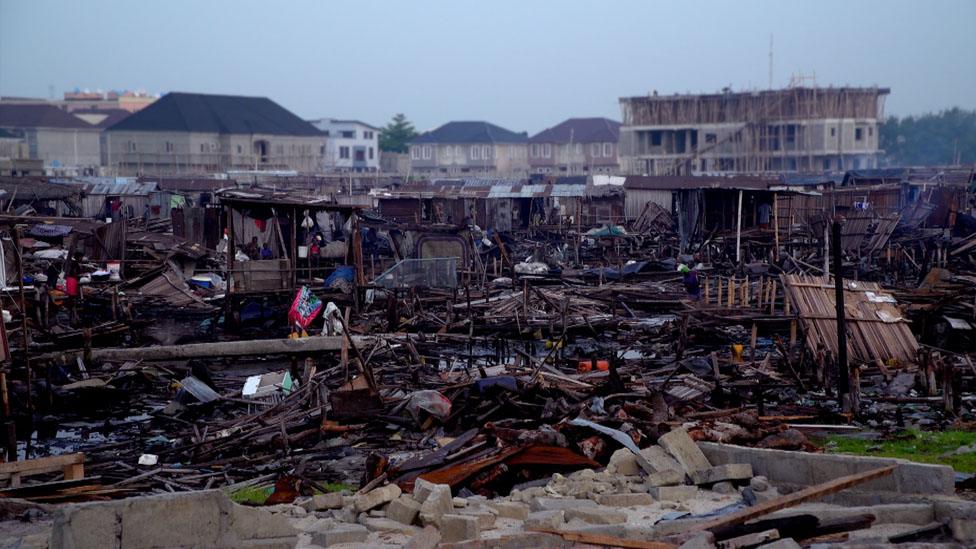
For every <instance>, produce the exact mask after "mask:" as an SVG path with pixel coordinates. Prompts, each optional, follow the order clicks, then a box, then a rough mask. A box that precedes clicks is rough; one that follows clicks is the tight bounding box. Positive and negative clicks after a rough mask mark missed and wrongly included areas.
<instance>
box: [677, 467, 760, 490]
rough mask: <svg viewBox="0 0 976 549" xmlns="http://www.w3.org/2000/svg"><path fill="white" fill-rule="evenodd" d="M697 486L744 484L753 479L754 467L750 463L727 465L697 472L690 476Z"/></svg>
mask: <svg viewBox="0 0 976 549" xmlns="http://www.w3.org/2000/svg"><path fill="white" fill-rule="evenodd" d="M689 476H690V477H691V481H692V482H694V483H695V484H705V485H708V484H714V483H716V482H732V483H736V482H739V483H744V482H746V481H749V480H751V479H752V465H749V464H748V463H727V464H725V465H716V466H714V467H709V468H708V469H705V470H704V471H695V472H694V473H691V474H690V475H689Z"/></svg>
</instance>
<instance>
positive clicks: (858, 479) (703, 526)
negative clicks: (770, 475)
mask: <svg viewBox="0 0 976 549" xmlns="http://www.w3.org/2000/svg"><path fill="white" fill-rule="evenodd" d="M896 468H898V466H897V465H889V466H887V467H881V468H879V469H872V470H870V471H865V472H863V473H857V474H854V475H847V476H843V477H840V478H836V479H834V480H831V481H828V482H824V483H822V484H817V485H815V486H809V487H807V488H804V489H802V490H799V491H796V492H793V493H792V494H787V495H785V496H782V497H778V498H776V499H772V500H769V501H766V502H763V503H760V504H757V505H755V506H753V507H750V508H748V509H743V510H742V511H739V512H736V513H732V514H730V515H725V516H722V517H717V518H715V519H712V520H710V521H706V522H702V523H699V524H692V525H689V529H690V531H695V532H698V531H702V530H715V529H718V528H725V527H728V526H732V525H735V524H742V523H744V522H746V521H750V520H753V519H755V518H759V517H761V516H764V515H768V514H769V513H772V512H775V511H779V510H780V509H786V508H787V507H793V506H795V505H799V504H801V503H804V502H807V501H810V500H812V499H817V498H821V497H823V496H828V495H830V494H834V493H837V492H840V491H841V490H844V489H847V488H850V487H851V486H857V485H858V484H862V483H865V482H868V481H870V480H874V479H877V478H881V477H886V476H888V475H890V474H891V473H892V472H894V470H895V469H896Z"/></svg>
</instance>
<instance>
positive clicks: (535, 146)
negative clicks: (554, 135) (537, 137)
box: [532, 143, 539, 158]
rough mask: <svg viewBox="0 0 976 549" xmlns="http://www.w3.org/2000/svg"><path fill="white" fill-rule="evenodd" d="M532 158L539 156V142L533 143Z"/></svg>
mask: <svg viewBox="0 0 976 549" xmlns="http://www.w3.org/2000/svg"><path fill="white" fill-rule="evenodd" d="M532 158H539V144H538V143H533V144H532Z"/></svg>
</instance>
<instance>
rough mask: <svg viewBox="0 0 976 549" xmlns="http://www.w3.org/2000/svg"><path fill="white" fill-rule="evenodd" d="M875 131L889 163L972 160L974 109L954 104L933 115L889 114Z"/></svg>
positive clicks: (975, 146) (974, 160)
mask: <svg viewBox="0 0 976 549" xmlns="http://www.w3.org/2000/svg"><path fill="white" fill-rule="evenodd" d="M878 133H879V137H880V140H881V142H880V145H881V148H882V149H884V151H885V161H886V163H887V164H888V165H889V166H931V165H946V164H972V163H976V111H967V110H963V109H960V108H958V107H956V108H952V109H949V110H945V111H942V112H940V113H937V114H933V113H929V114H923V115H920V116H907V117H905V118H900V119H899V118H898V117H895V116H892V117H890V118H888V119H887V120H885V122H884V123H883V124H882V125H881V128H880V130H879V132H878Z"/></svg>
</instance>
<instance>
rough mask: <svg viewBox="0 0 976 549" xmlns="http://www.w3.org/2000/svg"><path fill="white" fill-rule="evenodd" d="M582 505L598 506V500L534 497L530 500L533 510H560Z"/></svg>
mask: <svg viewBox="0 0 976 549" xmlns="http://www.w3.org/2000/svg"><path fill="white" fill-rule="evenodd" d="M580 507H596V502H595V501H593V500H590V499H576V498H533V499H532V501H531V502H529V509H531V510H532V511H558V510H561V509H579V508H580Z"/></svg>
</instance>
